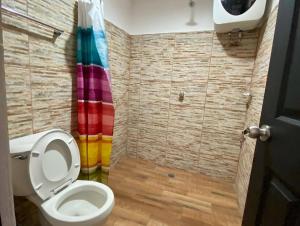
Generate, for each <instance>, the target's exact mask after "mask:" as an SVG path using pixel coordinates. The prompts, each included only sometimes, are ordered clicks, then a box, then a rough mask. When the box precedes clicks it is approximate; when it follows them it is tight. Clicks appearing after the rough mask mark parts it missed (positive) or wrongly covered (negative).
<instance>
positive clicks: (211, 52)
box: [197, 32, 216, 173]
mask: <svg viewBox="0 0 300 226" xmlns="http://www.w3.org/2000/svg"><path fill="white" fill-rule="evenodd" d="M215 34H216V33H215V32H212V40H211V50H210V56H209V66H208V67H209V70H208V73H207V82H206V90H205V98H204V106H203V116H202V128H201V136H200V145H199V149H198V159H197V160H198V164H197V168H199V166H200V153H201V146H202V139H203V129H204V120H205V111H206V100H207V93H208V85H209V78H210V74H211V58H212V55H213V47H214V37H215ZM199 171H200V170H199ZM203 173H205V172H203Z"/></svg>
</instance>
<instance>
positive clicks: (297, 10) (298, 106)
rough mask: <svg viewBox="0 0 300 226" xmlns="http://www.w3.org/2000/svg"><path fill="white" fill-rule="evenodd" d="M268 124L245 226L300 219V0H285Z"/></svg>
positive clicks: (287, 225)
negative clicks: (268, 130) (266, 137)
mask: <svg viewBox="0 0 300 226" xmlns="http://www.w3.org/2000/svg"><path fill="white" fill-rule="evenodd" d="M262 125H268V126H270V128H271V129H270V131H271V137H270V138H269V139H268V140H267V141H261V140H260V139H257V144H256V150H255V155H254V162H253V168H252V173H251V178H250V185H249V191H248V196H247V201H246V209H245V212H244V218H243V226H258V225H259V226H260V225H262V226H294V225H300V202H299V199H300V0H281V1H280V4H279V12H278V19H277V26H276V31H275V38H274V44H273V50H272V57H271V62H270V69H269V76H268V80H267V86H266V93H265V97H264V104H263V110H262V117H261V122H260V127H262ZM248 132H249V131H248ZM252 132H253V131H252ZM254 132H255V130H254ZM254 135H255V134H254Z"/></svg>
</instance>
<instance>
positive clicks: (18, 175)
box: [9, 134, 40, 196]
mask: <svg viewBox="0 0 300 226" xmlns="http://www.w3.org/2000/svg"><path fill="white" fill-rule="evenodd" d="M39 138H40V136H36V135H34V134H33V135H28V136H24V137H19V138H15V139H12V140H10V141H9V148H10V162H11V171H12V184H13V193H14V195H16V196H29V195H32V194H34V190H33V188H32V185H31V181H30V177H29V168H28V165H29V155H30V153H31V150H32V147H33V145H34V144H35V143H36V141H37V140H38V139H39Z"/></svg>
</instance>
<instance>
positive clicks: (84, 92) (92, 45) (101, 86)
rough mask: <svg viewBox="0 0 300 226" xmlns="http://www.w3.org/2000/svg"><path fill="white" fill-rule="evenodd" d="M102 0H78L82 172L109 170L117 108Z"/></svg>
mask: <svg viewBox="0 0 300 226" xmlns="http://www.w3.org/2000/svg"><path fill="white" fill-rule="evenodd" d="M102 4H103V3H102V1H100V0H79V1H78V28H77V98H78V100H77V101H78V109H77V110H78V146H79V149H80V157H81V171H82V172H83V173H86V174H92V173H94V172H95V171H96V170H97V168H100V167H101V170H104V171H108V170H109V165H110V154H111V149H112V135H113V126H114V107H113V102H112V90H111V78H110V74H109V65H108V46H107V40H106V35H105V28H104V18H103V10H102V9H103V6H102Z"/></svg>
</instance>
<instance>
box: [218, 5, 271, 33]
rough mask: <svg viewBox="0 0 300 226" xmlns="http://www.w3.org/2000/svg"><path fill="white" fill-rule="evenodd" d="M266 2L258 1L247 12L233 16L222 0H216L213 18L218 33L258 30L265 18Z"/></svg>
mask: <svg viewBox="0 0 300 226" xmlns="http://www.w3.org/2000/svg"><path fill="white" fill-rule="evenodd" d="M266 2H267V1H266V0H256V1H255V3H254V4H253V5H252V7H251V8H249V9H248V10H247V11H246V12H244V13H243V14H241V15H232V14H230V13H229V12H228V11H227V10H226V9H225V8H224V7H223V4H222V2H221V0H214V7H213V18H214V24H215V30H216V32H220V33H225V32H230V31H232V30H235V29H240V30H252V29H254V28H256V27H257V26H258V24H259V22H260V21H261V19H262V18H263V16H264V12H265V8H266Z"/></svg>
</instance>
